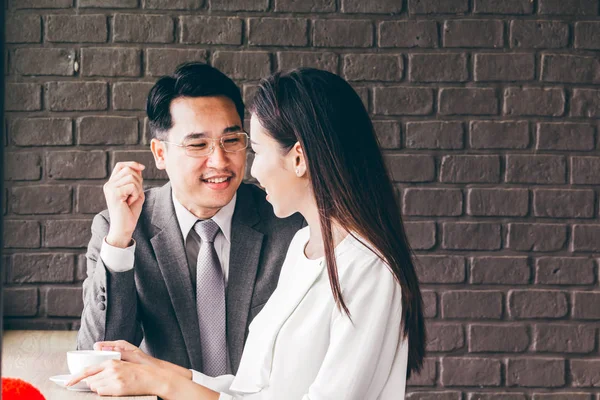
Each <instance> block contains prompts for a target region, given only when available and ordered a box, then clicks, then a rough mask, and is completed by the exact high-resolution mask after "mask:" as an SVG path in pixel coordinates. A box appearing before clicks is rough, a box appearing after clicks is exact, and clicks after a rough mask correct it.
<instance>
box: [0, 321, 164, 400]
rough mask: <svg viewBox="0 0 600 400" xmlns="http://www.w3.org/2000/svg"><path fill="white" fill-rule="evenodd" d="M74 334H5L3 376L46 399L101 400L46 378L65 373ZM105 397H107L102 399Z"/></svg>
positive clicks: (149, 398) (145, 399) (144, 398)
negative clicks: (28, 386) (18, 380)
mask: <svg viewBox="0 0 600 400" xmlns="http://www.w3.org/2000/svg"><path fill="white" fill-rule="evenodd" d="M76 338H77V332H74V331H5V332H4V335H3V339H2V341H3V345H2V376H5V377H10V378H21V379H23V380H25V381H27V382H29V383H31V384H32V385H34V386H35V387H36V388H38V389H39V391H40V392H42V394H43V395H44V397H46V399H47V400H54V399H61V400H71V399H73V400H75V399H88V400H89V399H101V398H103V397H101V396H98V395H97V394H96V393H93V392H74V391H70V390H67V389H65V388H62V387H60V386H58V385H57V384H55V383H54V382H51V381H50V380H49V379H48V378H50V377H51V376H54V375H62V374H68V373H69V369H68V367H67V351H69V350H75V346H76V345H75V343H76ZM104 398H106V397H104ZM156 398H157V397H156V396H137V397H111V399H122V400H124V399H131V400H156Z"/></svg>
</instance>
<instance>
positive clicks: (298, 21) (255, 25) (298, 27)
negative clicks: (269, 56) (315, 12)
mask: <svg viewBox="0 0 600 400" xmlns="http://www.w3.org/2000/svg"><path fill="white" fill-rule="evenodd" d="M248 44H249V45H251V46H306V45H307V44H308V20H307V19H305V18H249V19H248Z"/></svg>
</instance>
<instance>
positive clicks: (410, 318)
mask: <svg viewBox="0 0 600 400" xmlns="http://www.w3.org/2000/svg"><path fill="white" fill-rule="evenodd" d="M250 112H252V113H253V114H254V115H255V116H256V117H257V118H258V120H259V121H260V124H261V125H262V126H263V128H265V130H266V131H267V133H268V134H269V135H270V136H271V137H273V138H274V139H275V140H277V142H278V143H279V144H280V146H281V148H282V151H283V152H285V153H287V152H289V151H290V150H291V148H292V147H293V146H294V144H295V143H296V142H299V143H300V145H301V146H302V149H303V151H304V154H305V155H306V161H307V167H308V174H309V177H310V181H311V184H312V190H313V193H314V195H315V198H316V203H317V207H318V209H319V219H320V223H321V229H322V234H323V242H324V248H325V259H326V262H327V272H328V274H329V280H330V283H331V290H332V292H333V297H334V299H335V302H336V304H337V306H338V307H339V308H340V310H343V311H344V312H345V313H346V314H347V315H348V316H350V313H349V310H348V308H347V306H346V304H345V302H344V299H343V297H342V292H341V288H340V284H339V279H338V272H337V264H336V261H335V256H334V244H333V237H332V221H336V222H337V223H338V224H339V225H341V226H342V227H343V228H344V229H345V230H347V231H349V232H356V233H357V234H358V235H359V236H361V237H363V238H365V239H366V240H368V241H369V242H370V244H371V245H372V246H373V247H374V248H375V250H376V251H377V253H378V255H379V257H381V258H382V260H383V261H384V262H386V263H387V264H388V265H389V267H390V269H391V271H392V273H393V274H394V276H395V278H396V280H397V281H398V282H399V284H400V286H401V288H402V310H403V315H402V324H403V335H404V337H406V336H407V335H408V338H409V351H408V371H407V374H408V377H410V375H411V372H419V371H420V370H421V368H422V366H423V357H424V355H425V340H426V338H425V324H424V321H423V299H422V297H421V291H420V289H419V282H418V278H417V275H416V272H415V268H414V262H413V257H412V251H411V249H410V246H409V244H408V241H407V240H406V234H405V232H404V227H403V224H402V218H401V216H400V211H399V209H398V206H397V203H396V201H395V196H394V188H393V186H392V183H391V180H390V178H389V174H388V171H387V168H386V166H385V162H384V160H383V156H382V154H381V150H380V149H379V146H378V143H377V138H376V136H375V132H374V130H373V124H372V123H371V119H370V118H369V115H368V113H367V111H366V109H365V107H364V105H363V103H362V101H361V99H360V97H359V96H358V95H357V94H356V92H355V91H354V89H352V87H351V86H350V85H349V84H348V83H347V82H346V81H345V80H343V79H342V78H340V77H339V76H337V75H335V74H332V73H330V72H327V71H321V70H317V69H313V68H299V69H295V70H292V71H289V72H278V73H275V74H274V75H272V76H270V77H268V78H265V79H263V80H262V81H261V82H260V85H259V87H258V90H257V92H256V94H255V97H254V100H253V103H252V105H251V107H250Z"/></svg>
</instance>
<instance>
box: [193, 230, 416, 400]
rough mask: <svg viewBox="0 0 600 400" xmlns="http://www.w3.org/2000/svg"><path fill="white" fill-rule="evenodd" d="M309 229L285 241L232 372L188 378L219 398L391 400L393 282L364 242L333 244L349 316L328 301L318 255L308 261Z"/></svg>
mask: <svg viewBox="0 0 600 400" xmlns="http://www.w3.org/2000/svg"><path fill="white" fill-rule="evenodd" d="M309 237H310V231H309V227H306V228H303V229H302V230H300V231H298V233H297V234H296V236H294V239H293V240H292V242H291V244H290V248H289V249H288V253H287V256H286V259H285V262H284V264H283V267H282V270H281V276H280V277H279V282H278V285H277V289H276V290H275V291H274V292H273V295H272V296H271V298H270V299H269V301H268V302H267V303H266V304H265V306H264V308H263V309H262V311H261V312H260V313H259V314H258V315H257V316H256V318H255V319H254V320H253V321H252V323H251V324H250V328H249V335H248V340H247V341H246V345H245V347H244V352H243V355H242V360H241V362H240V367H239V369H238V372H237V375H236V376H232V375H224V376H219V377H215V378H212V377H208V376H206V375H204V374H201V373H199V372H197V371H192V372H193V380H194V382H196V383H199V384H201V385H203V386H206V387H208V388H210V389H212V390H215V391H217V392H220V393H221V395H220V397H219V399H221V400H234V399H244V400H259V399H260V400H282V399H285V400H398V399H403V398H404V392H405V387H406V371H407V357H408V340H407V339H406V338H402V329H401V319H402V294H401V288H400V284H399V283H398V282H397V281H396V280H395V278H394V276H393V275H392V273H391V272H390V270H389V269H388V266H387V264H386V263H384V262H383V261H382V260H381V259H380V258H379V257H377V255H376V254H375V253H374V252H373V251H372V250H371V249H370V247H369V246H368V245H366V244H363V243H362V242H361V241H359V240H357V239H356V238H354V237H352V235H348V236H347V237H346V238H345V239H344V240H343V241H342V242H341V243H340V244H338V246H337V247H336V249H335V254H336V261H337V266H338V275H339V281H340V286H341V288H342V294H343V297H344V301H345V302H346V306H347V307H348V309H349V310H350V315H351V319H350V318H348V316H347V315H346V314H345V313H343V312H340V311H339V309H338V308H337V306H336V305H335V302H334V299H333V294H332V291H331V287H330V284H329V277H328V275H327V269H326V268H325V260H324V258H320V259H317V260H310V259H307V258H306V256H305V254H304V247H305V245H306V243H307V242H308V239H309Z"/></svg>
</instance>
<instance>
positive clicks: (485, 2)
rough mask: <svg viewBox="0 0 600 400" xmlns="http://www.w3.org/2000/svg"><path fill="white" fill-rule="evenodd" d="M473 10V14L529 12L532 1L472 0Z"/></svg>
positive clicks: (530, 11) (531, 8) (531, 7)
mask: <svg viewBox="0 0 600 400" xmlns="http://www.w3.org/2000/svg"><path fill="white" fill-rule="evenodd" d="M474 1H475V2H474V3H473V12H474V13H475V14H531V13H532V12H533V1H531V0H504V1H496V0H474Z"/></svg>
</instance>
